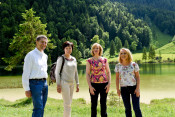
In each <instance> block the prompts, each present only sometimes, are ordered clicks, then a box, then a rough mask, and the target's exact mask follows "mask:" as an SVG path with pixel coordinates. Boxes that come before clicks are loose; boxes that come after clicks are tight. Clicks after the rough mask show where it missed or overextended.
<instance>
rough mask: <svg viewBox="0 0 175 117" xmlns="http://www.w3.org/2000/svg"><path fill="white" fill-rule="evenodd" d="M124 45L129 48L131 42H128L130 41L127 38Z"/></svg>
mask: <svg viewBox="0 0 175 117" xmlns="http://www.w3.org/2000/svg"><path fill="white" fill-rule="evenodd" d="M124 47H125V48H128V49H129V43H128V41H127V40H125V44H124Z"/></svg>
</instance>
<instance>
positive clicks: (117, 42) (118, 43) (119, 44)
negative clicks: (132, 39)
mask: <svg viewBox="0 0 175 117" xmlns="http://www.w3.org/2000/svg"><path fill="white" fill-rule="evenodd" d="M115 45H116V52H119V51H120V49H121V48H122V41H121V40H120V38H119V37H115Z"/></svg>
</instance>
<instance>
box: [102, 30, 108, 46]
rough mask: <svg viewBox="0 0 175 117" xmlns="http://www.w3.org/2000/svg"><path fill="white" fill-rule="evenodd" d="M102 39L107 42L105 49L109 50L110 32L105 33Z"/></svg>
mask: <svg viewBox="0 0 175 117" xmlns="http://www.w3.org/2000/svg"><path fill="white" fill-rule="evenodd" d="M102 38H103V41H104V42H105V48H107V46H108V45H109V32H104V33H103V37H102Z"/></svg>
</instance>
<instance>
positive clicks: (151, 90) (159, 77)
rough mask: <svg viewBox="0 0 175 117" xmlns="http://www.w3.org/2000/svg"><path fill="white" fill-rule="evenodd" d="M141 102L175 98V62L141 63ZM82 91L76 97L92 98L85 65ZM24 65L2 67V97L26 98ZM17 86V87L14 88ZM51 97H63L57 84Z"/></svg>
mask: <svg viewBox="0 0 175 117" xmlns="http://www.w3.org/2000/svg"><path fill="white" fill-rule="evenodd" d="M139 66H140V79H141V84H140V85H141V86H140V88H141V98H140V100H141V102H143V103H150V101H151V100H152V99H162V98H175V91H174V90H175V64H141V65H139ZM114 67H115V65H110V68H111V77H112V80H111V89H110V91H114V92H116V86H115V72H114ZM78 72H79V80H80V92H79V93H74V96H73V97H74V98H84V99H86V100H87V101H89V100H90V96H89V92H88V85H87V82H86V77H85V66H84V65H80V66H78ZM21 74H22V67H17V68H16V69H15V70H14V71H13V72H7V71H4V70H3V68H0V80H1V83H0V98H4V99H6V100H10V101H15V100H17V99H20V98H24V97H25V95H24V90H23V88H21V86H22V84H21ZM13 87H15V88H13ZM49 97H51V98H58V99H61V98H62V97H61V95H60V94H58V93H57V92H56V85H55V84H54V85H51V86H49Z"/></svg>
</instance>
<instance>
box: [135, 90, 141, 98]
mask: <svg viewBox="0 0 175 117" xmlns="http://www.w3.org/2000/svg"><path fill="white" fill-rule="evenodd" d="M134 94H136V97H139V96H140V90H139V89H136V90H135V91H134Z"/></svg>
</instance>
